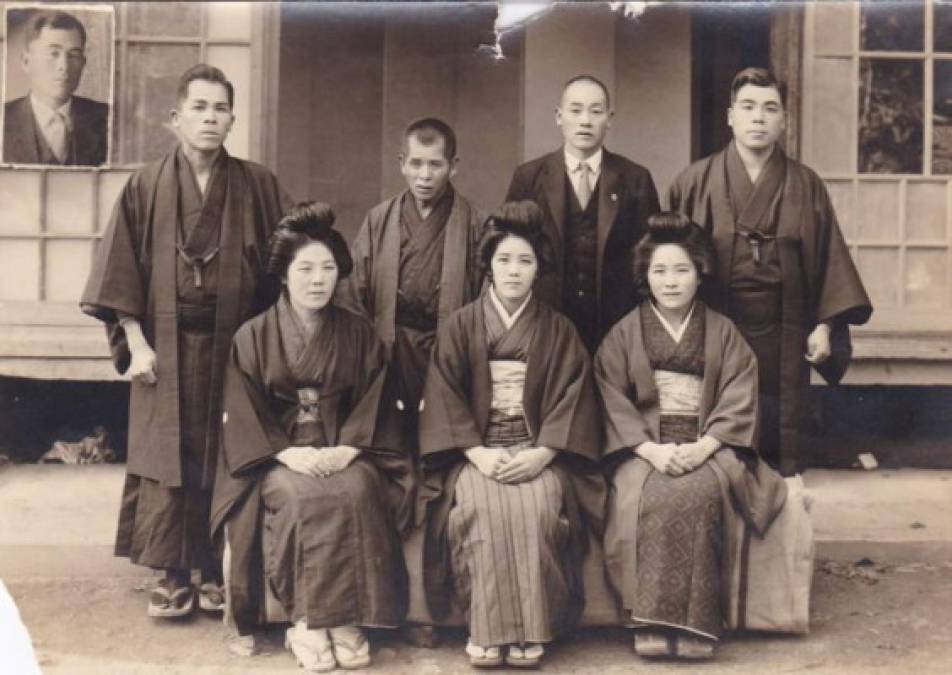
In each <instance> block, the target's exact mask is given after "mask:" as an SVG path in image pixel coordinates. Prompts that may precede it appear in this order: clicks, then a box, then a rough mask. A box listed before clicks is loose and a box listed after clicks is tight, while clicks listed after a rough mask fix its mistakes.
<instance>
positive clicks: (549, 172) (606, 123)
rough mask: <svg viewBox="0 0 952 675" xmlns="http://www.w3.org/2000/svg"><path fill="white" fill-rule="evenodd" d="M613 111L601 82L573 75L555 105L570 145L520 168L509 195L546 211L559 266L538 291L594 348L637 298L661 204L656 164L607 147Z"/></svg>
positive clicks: (557, 120) (545, 276)
mask: <svg viewBox="0 0 952 675" xmlns="http://www.w3.org/2000/svg"><path fill="white" fill-rule="evenodd" d="M613 115H614V111H612V109H611V100H610V97H609V94H608V88H607V87H606V86H605V85H604V84H603V83H602V82H601V81H600V80H598V79H597V78H595V77H593V76H591V75H578V76H576V77H573V78H572V79H571V80H569V81H568V82H567V83H566V84H565V87H564V88H563V89H562V99H561V101H560V102H559V105H558V107H557V108H556V109H555V123H556V124H557V125H558V126H559V128H560V129H561V131H562V136H563V138H564V139H565V142H564V144H563V146H562V147H561V148H559V149H558V150H556V151H554V152H551V153H549V154H547V155H544V156H542V157H539V158H537V159H534V160H532V161H530V162H526V163H525V164H522V165H521V166H519V167H518V168H517V169H516V171H515V173H514V174H513V177H512V182H511V183H510V185H509V192H508V194H507V195H506V201H514V200H520V199H531V200H533V201H535V202H536V203H537V204H538V205H539V206H540V207H541V208H542V210H543V212H544V213H545V215H546V222H545V228H546V233H547V234H548V236H549V240H550V241H551V242H552V247H553V251H552V253H553V256H552V259H553V261H554V263H555V264H554V265H553V268H552V269H551V270H549V271H548V272H547V273H546V274H543V275H542V276H541V277H540V279H539V280H538V281H537V282H536V293H537V294H538V297H540V298H542V299H543V300H544V301H546V302H547V303H549V304H550V305H551V306H553V307H555V308H557V309H560V310H561V311H562V312H563V313H564V314H566V315H567V316H568V317H569V318H570V319H572V321H573V322H574V323H575V326H576V328H577V329H578V331H579V334H580V335H581V337H582V340H583V341H584V342H585V345H586V347H588V349H589V351H590V352H592V353H594V351H595V349H596V348H597V347H598V343H599V342H600V341H601V339H602V337H603V336H604V335H605V333H606V332H607V331H608V329H609V328H611V326H612V325H613V324H614V323H615V322H616V321H618V319H620V318H621V317H622V316H624V315H625V314H626V313H628V312H629V311H630V310H631V309H632V308H633V307H634V305H635V303H636V293H635V289H634V282H633V279H632V274H631V265H630V252H631V249H632V247H633V246H634V245H635V244H636V243H637V242H638V240H639V239H640V238H641V236H642V234H644V232H645V228H646V223H647V220H648V216H650V215H651V214H653V213H656V212H658V211H659V210H660V205H659V202H658V192H657V190H656V189H655V185H654V181H653V180H652V178H651V174H650V173H649V172H648V170H647V169H646V168H644V167H643V166H640V165H638V164H635V163H634V162H632V161H630V160H628V159H626V158H624V157H622V156H621V155H616V154H615V153H612V152H609V151H608V150H606V149H605V148H604V142H605V135H606V134H607V132H608V129H609V127H610V126H611V120H612V116H613Z"/></svg>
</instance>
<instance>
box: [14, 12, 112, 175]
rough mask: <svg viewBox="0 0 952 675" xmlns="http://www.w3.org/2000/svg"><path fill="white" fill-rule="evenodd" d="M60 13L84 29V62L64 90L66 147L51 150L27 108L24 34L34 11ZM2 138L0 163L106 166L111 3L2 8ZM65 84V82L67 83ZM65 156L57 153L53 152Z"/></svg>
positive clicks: (108, 157)
mask: <svg viewBox="0 0 952 675" xmlns="http://www.w3.org/2000/svg"><path fill="white" fill-rule="evenodd" d="M39 12H43V13H45V14H56V13H58V12H62V13H65V14H68V15H70V16H72V17H73V18H75V19H76V20H77V21H78V22H79V23H80V24H82V26H83V29H84V31H85V42H84V45H83V47H84V54H83V64H82V66H81V68H80V73H79V75H78V76H77V82H76V84H75V85H73V86H74V87H75V88H74V89H73V90H72V91H71V92H70V93H69V97H70V103H69V104H68V105H69V106H70V107H69V118H70V119H69V123H68V126H67V134H66V138H67V139H68V140H67V141H66V142H65V143H66V145H67V147H66V148H65V149H63V150H61V151H60V153H55V152H53V151H52V150H51V148H50V147H49V144H48V143H47V142H46V138H45V136H44V134H43V133H42V132H41V131H40V129H39V127H38V122H37V117H36V113H35V112H33V110H31V108H32V107H33V106H31V96H30V93H31V91H32V88H33V85H32V84H31V81H30V77H31V75H30V74H29V73H28V72H26V65H25V64H26V58H27V57H26V56H25V52H26V49H25V47H26V45H25V40H26V32H27V31H28V30H30V22H31V21H32V20H33V18H34V17H35V16H36V14H37V13H39ZM3 21H4V31H5V33H4V35H5V39H4V61H3V64H4V68H3V87H2V98H3V103H4V105H3V114H2V118H3V121H2V128H3V142H2V144H0V165H3V166H13V167H31V168H44V169H69V170H76V169H86V168H108V167H109V166H110V164H111V161H112V144H113V124H114V119H113V118H114V111H115V65H116V41H115V36H116V13H115V7H113V6H112V5H88V4H85V5H84V4H38V3H15V4H10V5H7V6H6V7H4V14H3ZM69 86H70V85H67V87H69ZM64 152H65V156H63V157H59V156H58V154H63V153H64Z"/></svg>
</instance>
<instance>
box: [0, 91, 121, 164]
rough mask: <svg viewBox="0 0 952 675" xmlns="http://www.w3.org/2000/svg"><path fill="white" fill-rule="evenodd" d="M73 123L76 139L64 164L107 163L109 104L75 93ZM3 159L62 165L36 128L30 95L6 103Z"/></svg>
mask: <svg viewBox="0 0 952 675" xmlns="http://www.w3.org/2000/svg"><path fill="white" fill-rule="evenodd" d="M70 122H71V123H72V140H73V142H72V147H71V148H70V152H69V155H68V156H67V158H66V161H65V162H63V164H66V165H71V166H100V165H102V164H105V163H106V160H107V152H108V148H109V106H108V105H106V104H105V103H100V102H99V101H93V100H92V99H88V98H83V97H82V96H74V97H73V103H72V107H71V109H70ZM3 161H4V162H6V163H8V164H59V162H58V161H57V160H56V157H55V155H53V152H52V150H50V148H49V146H48V145H47V143H46V139H45V138H44V137H43V134H42V133H41V132H40V130H39V128H38V127H37V124H36V118H35V117H34V115H33V106H32V105H30V97H29V96H24V97H22V98H18V99H16V100H14V101H10V102H9V103H7V104H6V105H5V106H4V117H3Z"/></svg>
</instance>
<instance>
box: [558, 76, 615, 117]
mask: <svg viewBox="0 0 952 675" xmlns="http://www.w3.org/2000/svg"><path fill="white" fill-rule="evenodd" d="M576 82H591V83H592V84H594V85H596V86H598V87H600V88H601V90H602V91H603V92H605V108H607V109H608V110H611V107H612V97H611V94H609V93H608V87H606V86H605V83H604V82H602V81H601V80H600V79H598V78H597V77H595V76H594V75H589V74H588V73H582V74H581V75H576V76H575V77H573V78H572V79H571V80H569V81H568V82H566V83H565V84H564V85H563V86H562V96H565V90H566V89H568V88H569V87H571V86H572V85H573V84H575V83H576Z"/></svg>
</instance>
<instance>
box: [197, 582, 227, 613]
mask: <svg viewBox="0 0 952 675" xmlns="http://www.w3.org/2000/svg"><path fill="white" fill-rule="evenodd" d="M198 606H199V607H201V608H202V609H203V610H205V611H206V612H221V611H224V609H225V589H224V588H223V587H222V586H219V585H218V584H213V583H211V582H210V581H207V582H205V583H203V584H202V585H201V586H199V587H198Z"/></svg>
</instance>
